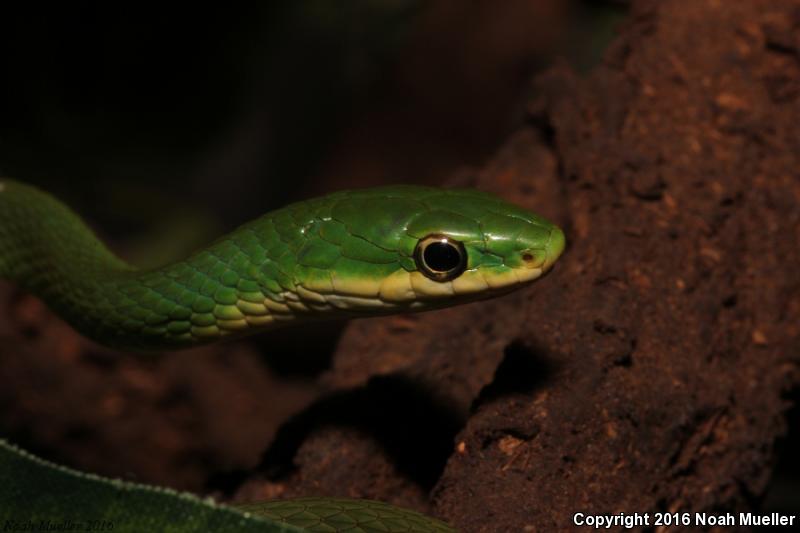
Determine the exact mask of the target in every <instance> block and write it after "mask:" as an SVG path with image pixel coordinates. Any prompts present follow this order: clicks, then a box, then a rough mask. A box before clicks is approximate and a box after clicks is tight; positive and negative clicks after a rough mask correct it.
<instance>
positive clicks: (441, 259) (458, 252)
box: [414, 233, 467, 282]
mask: <svg viewBox="0 0 800 533" xmlns="http://www.w3.org/2000/svg"><path fill="white" fill-rule="evenodd" d="M414 262H415V263H416V264H417V270H419V271H420V272H422V274H424V275H425V276H426V277H427V278H430V279H432V280H433V281H438V282H445V281H450V280H453V279H455V278H457V277H458V276H460V275H461V274H462V273H463V272H464V271H465V270H466V269H467V251H466V249H465V248H464V245H463V244H462V243H461V242H460V241H457V240H455V239H453V238H451V237H448V236H447V235H442V234H439V233H432V234H431V235H428V236H427V237H424V238H422V239H420V240H419V242H418V243H417V246H416V248H414Z"/></svg>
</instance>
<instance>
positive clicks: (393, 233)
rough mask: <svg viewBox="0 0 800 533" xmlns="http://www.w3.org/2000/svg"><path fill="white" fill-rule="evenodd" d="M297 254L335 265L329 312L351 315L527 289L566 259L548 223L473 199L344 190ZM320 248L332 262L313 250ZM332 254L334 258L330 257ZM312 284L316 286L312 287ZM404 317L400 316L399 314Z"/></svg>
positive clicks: (415, 190) (419, 190)
mask: <svg viewBox="0 0 800 533" xmlns="http://www.w3.org/2000/svg"><path fill="white" fill-rule="evenodd" d="M324 211H325V212H326V214H327V216H325V217H324V218H323V219H322V220H321V221H320V220H319V219H317V223H316V227H315V228H314V229H313V230H311V231H309V232H308V233H307V235H308V234H317V235H319V236H320V237H321V238H322V240H323V241H325V244H324V245H320V244H319V243H315V241H313V240H311V241H309V242H308V244H307V245H306V246H305V248H306V249H305V250H301V251H300V253H299V254H298V255H299V257H301V262H302V261H303V260H304V259H303V258H305V257H310V258H316V257H321V256H323V255H324V256H325V257H327V258H331V257H333V258H334V259H333V260H330V261H328V262H327V263H326V264H325V265H312V264H309V263H308V262H306V265H305V266H308V267H310V268H314V267H316V268H317V269H318V270H319V269H321V268H325V269H327V272H329V273H330V277H331V283H330V286H329V284H328V283H327V276H322V277H324V278H326V280H325V282H324V283H323V284H322V285H319V284H318V283H317V282H318V281H319V280H320V278H321V276H315V277H313V279H314V280H315V281H313V282H311V283H305V284H304V282H303V281H302V279H303V276H302V275H301V276H299V282H300V284H301V285H303V288H304V289H307V290H311V291H315V292H317V293H325V294H323V295H322V296H323V297H324V299H325V300H326V301H328V303H330V304H332V305H333V306H334V307H337V308H339V309H347V310H351V311H355V312H359V311H362V310H365V311H370V312H373V313H374V312H376V311H380V309H376V308H383V310H384V311H385V312H398V311H399V310H401V309H402V308H407V309H409V310H421V309H426V308H435V307H445V306H449V305H453V304H455V303H462V302H465V301H470V300H478V299H484V298H489V297H492V296H495V295H498V294H501V293H505V292H509V291H511V290H513V289H515V288H518V287H520V286H522V285H525V284H527V283H530V282H532V281H533V280H535V279H537V278H539V277H540V276H541V275H542V274H543V273H545V272H547V271H548V270H549V269H550V268H551V267H552V266H553V263H555V261H556V260H557V259H558V257H559V256H560V255H561V253H562V252H563V250H564V246H565V239H564V234H563V232H562V231H561V230H560V229H559V228H558V227H557V226H556V225H554V224H553V223H551V222H549V221H547V220H545V219H544V218H542V217H540V216H539V215H536V214H534V213H532V212H530V211H528V210H525V209H523V208H521V207H518V206H516V205H514V204H511V203H509V202H506V201H504V200H502V199H501V198H499V197H497V196H494V195H491V194H488V193H484V192H479V191H475V190H449V189H434V188H427V187H417V186H398V187H386V188H381V189H370V190H368V191H347V192H343V193H338V194H337V195H336V196H334V197H332V198H331V199H330V201H329V204H327V207H326V208H325V209H324ZM319 246H325V247H327V249H328V253H326V254H322V253H319V251H318V250H316V249H315V247H319ZM334 247H335V248H336V251H335V253H334V252H333V248H334ZM315 283H317V284H316V285H315ZM398 308H401V309H398Z"/></svg>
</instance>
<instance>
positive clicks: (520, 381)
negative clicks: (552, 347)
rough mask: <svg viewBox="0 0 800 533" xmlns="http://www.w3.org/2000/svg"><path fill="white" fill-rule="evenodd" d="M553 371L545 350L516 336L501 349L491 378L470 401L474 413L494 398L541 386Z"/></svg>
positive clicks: (530, 391)
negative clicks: (473, 399)
mask: <svg viewBox="0 0 800 533" xmlns="http://www.w3.org/2000/svg"><path fill="white" fill-rule="evenodd" d="M556 371H557V366H556V363H555V361H554V360H553V359H552V358H551V357H548V356H547V352H546V350H544V349H543V348H541V347H539V346H537V345H536V344H534V343H532V342H528V341H525V340H522V339H516V340H514V341H512V342H510V343H509V344H508V345H507V346H506V348H505V350H504V356H503V360H502V361H501V362H500V364H499V365H498V366H497V370H495V373H494V379H492V381H491V383H489V384H488V385H486V386H485V387H484V388H483V389H482V390H481V392H480V394H478V397H477V398H476V399H475V401H474V402H473V403H472V409H471V411H472V412H473V413H474V412H476V411H477V410H478V409H479V408H481V407H482V406H484V405H486V404H489V403H492V402H493V401H495V400H499V399H501V398H504V397H507V396H513V395H518V394H531V393H533V392H534V391H536V390H538V389H539V388H541V387H543V386H544V385H545V384H546V383H547V382H548V381H549V380H550V379H551V378H552V376H553V374H554V373H555V372H556Z"/></svg>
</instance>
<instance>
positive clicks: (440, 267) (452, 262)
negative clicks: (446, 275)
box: [422, 241, 461, 272]
mask: <svg viewBox="0 0 800 533" xmlns="http://www.w3.org/2000/svg"><path fill="white" fill-rule="evenodd" d="M422 255H423V257H424V258H425V264H426V265H428V268H430V269H431V270H436V271H438V272H447V271H448V270H453V269H454V268H456V267H457V266H458V263H460V262H461V255H460V254H459V253H458V250H456V247H455V246H453V245H452V244H450V243H449V242H442V241H439V242H432V243H431V244H429V245H428V246H427V247H426V248H425V251H424V252H423V254H422Z"/></svg>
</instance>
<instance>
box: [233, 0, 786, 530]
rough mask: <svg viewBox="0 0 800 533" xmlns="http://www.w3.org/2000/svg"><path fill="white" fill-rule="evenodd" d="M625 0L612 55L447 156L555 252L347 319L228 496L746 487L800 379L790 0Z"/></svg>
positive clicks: (530, 511)
mask: <svg viewBox="0 0 800 533" xmlns="http://www.w3.org/2000/svg"><path fill="white" fill-rule="evenodd" d="M632 9H633V13H632V15H631V17H630V19H629V21H628V23H627V25H626V26H625V27H624V28H622V30H621V35H620V36H619V37H618V38H617V40H616V42H615V43H614V44H613V46H612V47H611V49H610V50H609V51H608V53H607V55H606V59H605V62H604V64H603V65H602V66H600V67H598V68H597V69H595V70H594V71H593V72H592V73H591V74H590V75H589V76H588V77H586V78H580V77H578V76H577V75H575V74H573V73H572V72H571V71H570V70H569V69H567V68H564V67H559V68H554V69H552V70H551V71H550V72H548V73H547V74H546V75H544V76H542V77H540V78H539V79H538V80H537V82H536V88H537V91H536V93H537V95H538V96H537V97H536V98H534V100H533V102H532V103H531V106H530V117H531V120H530V121H529V124H527V125H526V126H525V127H523V128H522V129H521V130H520V131H519V132H518V133H517V134H516V135H515V136H514V137H513V138H512V139H510V140H509V141H508V143H507V144H506V146H505V147H504V149H503V150H501V151H500V153H499V154H498V155H497V156H496V158H495V159H494V161H493V162H492V163H491V164H489V165H488V166H487V168H485V169H484V170H483V171H481V172H479V173H476V174H474V175H471V174H465V175H463V176H461V177H459V178H457V179H456V180H455V182H458V183H459V184H470V185H475V186H477V187H480V188H483V189H488V190H493V191H495V192H498V193H500V194H502V195H503V196H505V197H506V198H508V199H511V200H514V201H516V202H518V203H520V204H522V205H525V206H527V207H530V208H533V209H535V210H537V211H539V212H541V213H542V214H544V215H546V216H549V217H550V218H552V219H554V220H555V221H557V222H559V223H560V224H562V225H563V227H565V229H566V231H567V234H568V238H569V242H570V246H569V248H568V251H567V253H566V254H565V256H564V257H563V258H562V259H561V261H560V263H559V264H558V265H557V267H556V269H555V271H554V272H553V273H552V274H551V275H550V276H549V277H548V278H546V279H544V280H542V281H540V282H538V283H537V284H534V286H532V287H531V288H529V289H526V290H524V291H521V292H519V293H517V294H513V295H509V296H508V297H504V298H502V299H498V300H493V301H488V302H484V303H478V304H474V305H469V306H464V307H460V308H456V309H450V310H446V311H441V312H436V313H430V314H425V315H417V316H413V317H394V318H385V319H375V320H367V321H361V322H355V323H353V324H352V325H351V326H350V327H349V329H348V330H347V332H346V334H345V336H344V338H343V339H342V342H341V344H340V347H339V350H338V353H337V354H336V356H335V360H334V361H335V363H334V368H333V370H332V371H331V372H330V373H329V374H328V375H327V377H326V379H327V382H328V384H329V385H331V386H332V387H333V388H334V389H335V390H338V391H340V392H338V393H336V394H335V395H333V396H331V397H329V398H327V399H324V400H321V401H320V402H318V403H317V404H316V405H315V406H314V407H313V408H311V409H309V410H308V411H307V412H306V413H305V415H303V416H301V417H299V418H297V419H296V420H295V421H293V422H292V423H291V424H289V425H287V426H286V427H285V428H284V429H283V431H282V432H281V433H280V435H279V438H278V439H277V441H276V443H275V444H274V445H273V447H272V448H271V449H270V451H269V452H268V453H267V456H266V459H265V462H264V465H263V466H264V469H265V470H262V472H272V474H271V476H267V478H271V480H272V481H265V480H264V479H263V478H262V479H261V480H255V479H251V480H250V481H249V482H248V483H246V484H245V486H244V487H242V488H241V490H240V493H239V497H248V496H252V495H254V494H267V493H270V492H271V493H273V494H274V493H280V494H282V495H285V496H290V495H300V494H302V495H308V494H326V495H333V494H338V495H343V496H356V497H371V498H376V499H381V500H387V501H391V502H394V503H398V504H404V505H408V506H413V507H417V508H419V509H422V510H428V511H431V512H433V513H435V514H436V515H438V516H441V517H443V518H445V519H447V520H449V521H450V522H452V523H453V524H454V525H456V526H457V527H458V528H459V529H461V530H464V531H560V530H571V529H573V527H574V526H573V525H572V515H573V513H575V512H577V511H583V512H588V513H598V512H605V513H615V512H616V513H619V512H629V513H632V512H636V511H638V512H650V513H653V512H656V511H704V510H706V511H707V510H720V509H722V510H743V509H749V508H751V506H752V504H753V500H754V497H755V496H758V495H760V494H761V493H762V492H763V491H764V489H765V486H766V484H767V481H768V479H769V476H770V464H771V460H772V459H773V456H772V446H773V443H774V442H775V440H776V438H777V437H778V436H780V435H781V434H782V433H783V432H784V431H785V422H784V418H783V416H784V412H785V410H786V409H787V403H788V402H787V400H786V399H785V394H786V392H787V391H788V390H790V389H791V388H792V387H796V386H797V385H798V382H800V373H798V362H800V320H798V316H800V277H799V276H798V274H797V267H798V265H800V250H799V249H798V248H799V247H798V243H800V209H798V202H800V120H799V119H800V2H798V1H795V0H792V1H790V0H785V1H781V2H774V1H772V0H739V1H737V2H722V1H720V0H697V1H692V2H688V1H685V0H683V1H682V0H663V1H639V2H634V4H633V8H632ZM323 422H324V423H323ZM295 451H296V453H295ZM287 464H291V465H292V467H291V468H290V469H289V470H288V471H286V470H283V471H282V472H278V473H275V472H276V471H275V470H274V468H277V467H280V466H281V465H283V466H286V465H287ZM270 487H271V489H270ZM651 530H653V529H651ZM726 530H732V529H726Z"/></svg>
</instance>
